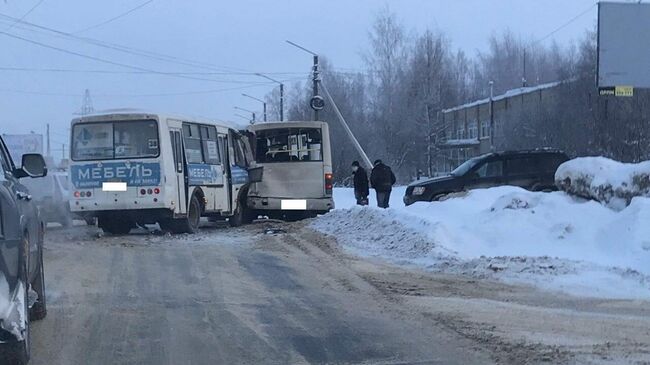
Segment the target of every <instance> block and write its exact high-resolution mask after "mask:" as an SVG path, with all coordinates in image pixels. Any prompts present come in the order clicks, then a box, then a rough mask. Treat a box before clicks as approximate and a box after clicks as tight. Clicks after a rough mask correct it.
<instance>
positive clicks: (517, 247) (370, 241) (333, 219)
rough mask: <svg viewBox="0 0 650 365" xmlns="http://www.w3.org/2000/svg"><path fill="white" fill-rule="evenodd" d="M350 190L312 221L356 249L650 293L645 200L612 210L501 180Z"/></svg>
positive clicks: (573, 289) (454, 267) (584, 291)
mask: <svg viewBox="0 0 650 365" xmlns="http://www.w3.org/2000/svg"><path fill="white" fill-rule="evenodd" d="M349 196H352V191H351V189H347V191H346V189H339V190H337V191H335V199H336V204H337V207H338V208H343V209H337V210H334V211H332V212H330V213H329V214H326V215H324V216H321V217H319V218H318V219H317V220H315V221H314V223H312V224H313V227H315V228H316V229H318V230H320V231H322V232H324V233H327V234H332V235H335V236H336V237H337V238H338V240H339V242H340V243H341V244H343V245H344V246H345V247H347V248H349V249H350V250H352V251H353V252H355V253H357V254H360V255H364V256H375V257H380V258H383V259H387V260H390V261H392V262H396V263H399V264H409V265H417V266H419V267H425V268H427V269H429V270H433V271H440V272H449V273H457V274H465V275H471V276H475V277H482V278H493V279H498V280H504V281H507V282H522V283H530V284H534V285H537V286H540V287H543V288H548V289H553V290H562V291H565V292H569V293H573V294H576V295H589V296H599V297H624V298H650V265H648V262H650V225H649V224H647V222H649V221H650V199H646V198H634V199H632V201H631V204H630V206H629V207H627V208H625V209H623V210H622V211H619V212H617V211H614V210H611V209H609V208H607V207H604V206H602V205H601V204H599V203H597V202H595V201H591V200H581V199H576V198H573V197H571V196H569V195H566V194H565V193H562V192H554V193H538V192H529V191H526V190H523V189H520V188H516V187H509V186H504V187H497V188H490V189H479V190H474V191H471V192H470V193H468V194H467V195H466V196H463V197H459V198H454V199H449V200H446V201H442V202H432V203H416V204H414V205H411V206H409V207H404V206H403V204H401V205H400V206H397V205H396V206H395V208H391V209H388V210H383V209H378V208H374V207H357V206H353V205H354V198H352V199H349ZM397 198H398V196H397V194H396V195H395V196H394V199H395V200H398V199H397ZM399 198H401V196H399ZM346 203H351V204H347V205H346Z"/></svg>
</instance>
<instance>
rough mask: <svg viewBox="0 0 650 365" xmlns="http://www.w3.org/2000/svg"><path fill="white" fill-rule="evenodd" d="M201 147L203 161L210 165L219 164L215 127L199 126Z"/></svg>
mask: <svg viewBox="0 0 650 365" xmlns="http://www.w3.org/2000/svg"><path fill="white" fill-rule="evenodd" d="M201 147H202V148H203V156H204V157H205V163H208V164H210V165H219V164H221V156H220V153H219V146H218V143H217V128H216V127H208V126H204V127H201Z"/></svg>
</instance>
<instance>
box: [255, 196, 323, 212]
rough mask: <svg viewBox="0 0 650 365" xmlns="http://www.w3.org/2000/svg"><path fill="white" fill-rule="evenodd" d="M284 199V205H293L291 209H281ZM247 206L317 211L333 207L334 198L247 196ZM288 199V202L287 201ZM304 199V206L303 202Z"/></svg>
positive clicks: (264, 208)
mask: <svg viewBox="0 0 650 365" xmlns="http://www.w3.org/2000/svg"><path fill="white" fill-rule="evenodd" d="M283 200H284V201H285V204H284V205H285V207H286V206H293V207H292V208H291V209H286V208H285V209H282V207H283V203H282V201H283ZM247 201H248V207H249V208H251V209H255V210H278V211H280V210H296V211H300V210H304V211H318V212H327V211H330V210H332V209H334V200H333V199H332V198H331V197H325V198H307V199H283V198H265V197H256V196H249V197H248V199H247ZM287 201H289V202H290V203H287ZM302 201H304V208H305V209H302V207H303V203H302Z"/></svg>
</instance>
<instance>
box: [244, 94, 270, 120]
mask: <svg viewBox="0 0 650 365" xmlns="http://www.w3.org/2000/svg"><path fill="white" fill-rule="evenodd" d="M241 95H242V96H245V97H247V98H251V99H253V100H256V101H259V102H260V103H262V105H264V121H265V122H266V101H264V100H262V99H258V98H256V97H254V96H250V95H248V94H241Z"/></svg>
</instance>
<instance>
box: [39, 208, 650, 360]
mask: <svg viewBox="0 0 650 365" xmlns="http://www.w3.org/2000/svg"><path fill="white" fill-rule="evenodd" d="M319 219H321V218H319ZM309 224H310V222H303V223H293V224H285V223H278V224H271V225H270V226H269V225H263V224H255V225H251V226H248V227H245V228H241V229H231V228H206V229H203V230H202V231H201V233H199V234H197V235H191V236H188V235H180V236H157V235H152V234H139V235H138V234H132V235H129V236H123V237H110V236H104V237H97V236H96V231H95V230H94V229H90V228H86V227H75V228H73V229H72V230H69V231H62V230H51V231H49V232H48V235H47V247H46V251H45V265H46V266H45V267H46V275H47V276H46V278H47V284H48V287H47V289H48V305H49V313H48V316H47V318H46V319H45V320H44V321H42V322H36V323H34V326H33V332H32V339H33V350H32V353H33V359H32V362H31V364H93V365H95V364H490V363H499V364H524V363H526V364H548V363H553V364H556V363H557V364H562V363H566V364H620V363H647V362H648V361H650V316H649V315H648V314H650V302H647V301H638V300H607V299H595V298H581V297H572V296H566V295H562V294H559V293H551V292H546V291H540V290H538V289H535V288H533V287H529V286H522V285H509V284H506V283H502V282H498V281H493V280H491V279H489V278H483V279H481V278H476V277H472V276H467V275H450V274H442V273H432V272H427V271H422V270H420V269H417V268H414V267H409V266H396V265H393V264H389V263H386V262H385V261H381V260H375V259H370V258H362V257H357V256H354V255H351V254H349V253H348V252H347V250H344V249H342V247H340V245H339V244H337V242H335V241H332V240H331V239H330V238H327V236H324V235H322V234H320V233H318V232H316V231H314V230H312V229H311V228H309ZM268 228H275V229H278V231H275V232H274V233H273V232H269V231H267V229H268Z"/></svg>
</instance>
